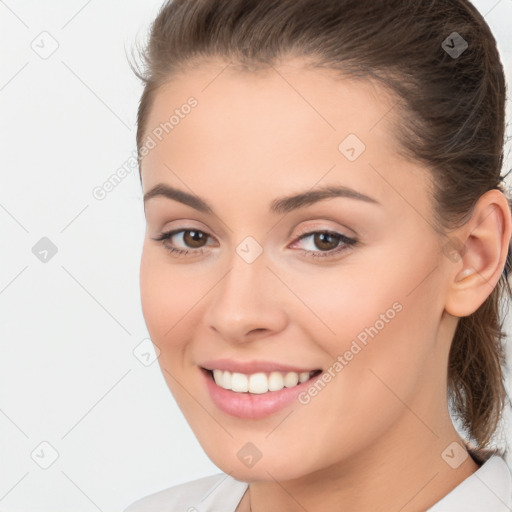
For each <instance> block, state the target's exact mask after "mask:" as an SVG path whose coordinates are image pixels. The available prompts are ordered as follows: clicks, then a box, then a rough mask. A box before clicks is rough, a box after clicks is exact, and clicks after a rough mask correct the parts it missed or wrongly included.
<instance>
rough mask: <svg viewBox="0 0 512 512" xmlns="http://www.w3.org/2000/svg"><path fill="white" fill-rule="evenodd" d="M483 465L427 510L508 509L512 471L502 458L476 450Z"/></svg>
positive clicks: (470, 511)
mask: <svg viewBox="0 0 512 512" xmlns="http://www.w3.org/2000/svg"><path fill="white" fill-rule="evenodd" d="M479 455H481V460H482V461H483V460H485V459H486V460H485V461H484V462H483V464H482V465H481V466H480V467H479V468H478V469H477V470H476V471H475V472H474V473H473V474H471V475H470V476H469V477H468V478H466V479H465V480H463V481H462V482H461V483H460V484H459V485H458V486H457V487H455V488H454V489H452V491H451V492H449V493H448V494H447V495H446V496H445V497H444V498H442V499H441V500H440V501H438V502H437V503H436V504H435V505H434V506H433V507H431V508H429V509H428V511H427V512H458V511H461V512H481V511H482V510H485V511H486V512H510V511H511V510H512V472H511V470H510V468H509V467H508V465H507V463H506V461H505V459H503V458H502V457H501V456H499V455H496V454H492V455H490V456H489V452H486V453H484V452H480V453H479Z"/></svg>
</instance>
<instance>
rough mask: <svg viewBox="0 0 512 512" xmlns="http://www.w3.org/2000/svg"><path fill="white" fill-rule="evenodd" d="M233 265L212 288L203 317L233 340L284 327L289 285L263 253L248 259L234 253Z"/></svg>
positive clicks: (246, 338)
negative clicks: (282, 279) (287, 287)
mask: <svg viewBox="0 0 512 512" xmlns="http://www.w3.org/2000/svg"><path fill="white" fill-rule="evenodd" d="M230 263H231V267H230V269H229V271H228V272H227V273H225V274H224V277H222V278H221V280H220V282H218V284H217V285H216V286H215V287H214V289H213V290H212V291H211V292H210V294H209V295H210V302H209V304H208V307H207V309H206V311H205V316H204V321H205V322H206V325H207V327H208V328H209V329H211V330H213V331H215V332H216V333H217V334H218V335H220V336H221V337H222V338H224V339H226V340H229V341H232V342H247V341H251V340H255V339H259V338H262V337H267V336H270V335H272V334H275V333H277V332H280V331H281V330H283V329H284V328H285V326H286V324H287V311H286V307H285V304H286V297H285V293H286V289H285V287H284V286H283V284H282V283H281V282H280V281H279V279H278V278H277V277H276V276H275V275H274V273H273V272H272V271H271V270H270V269H269V268H267V261H266V259H265V257H264V254H262V255H260V256H259V257H258V258H257V259H256V260H255V261H253V262H252V263H247V262H246V261H244V259H242V258H241V257H239V256H238V254H236V253H235V254H234V256H233V258H232V259H231V260H230Z"/></svg>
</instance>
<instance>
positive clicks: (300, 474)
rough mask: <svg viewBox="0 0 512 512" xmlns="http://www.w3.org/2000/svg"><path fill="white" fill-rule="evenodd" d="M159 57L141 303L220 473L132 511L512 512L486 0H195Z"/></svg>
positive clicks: (505, 231) (149, 110) (149, 116)
mask: <svg viewBox="0 0 512 512" xmlns="http://www.w3.org/2000/svg"><path fill="white" fill-rule="evenodd" d="M144 57H145V59H146V61H145V63H146V69H145V72H144V73H143V74H142V73H139V72H138V71H137V70H136V73H137V74H138V75H139V76H140V78H142V79H143V80H144V83H145V88H144V92H143V95H142V98H141V102H140V106H139V114H138V132H137V147H138V151H139V157H140V171H141V183H142V188H143V191H144V203H145V215H146V221H147V232H146V237H145V240H144V247H143V254H142V261H141V274H140V283H141V297H142V307H143V312H144V317H145V321H146V324H147V327H148V331H149V333H150V335H151V338H152V340H153V342H154V343H155V345H156V346H157V347H158V348H159V350H160V356H159V362H160V366H161V369H162V372H163V375H164V377H165V379H166V381H167V383H168V385H169V388H170V390H171V392H172V393H173V395H174V397H175V398H176V400H177V403H178V404H179V406H180V408H181V410H182V411H183V413H184V415H185V417H186V419H187V421H188V422H189V424H190V426H191V428H192V429H193V431H194V433H195V435H196V436H197V438H198V440H199V442H200V443H201V445H202V447H203V448H204V450H205V452H206V453H207V454H208V456H209V457H210V458H211V460H212V461H213V462H214V463H215V464H216V465H217V466H218V467H219V468H220V470H221V471H222V472H221V473H220V474H218V475H214V476H211V477H206V478H203V479H199V480H196V481H194V482H190V483H186V484H183V485H180V486H175V487H173V488H171V489H168V490H166V491H163V492H161V493H157V494H156V495H153V496H150V497H147V498H144V499H142V500H140V501H139V502H137V503H136V504H134V505H132V506H131V507H129V508H128V509H127V510H128V511H129V512H136V511H142V510H144V511H151V510H155V511H156V510H188V511H196V510H197V511H220V512H233V511H236V512H248V511H252V512H268V511H290V512H291V511H304V510H307V511H308V512H316V511H327V510H328V511H331V510H333V511H334V510H343V511H344V512H353V511H370V510H371V511H390V510H397V511H398V510H400V511H401V512H412V511H420V510H421V511H424V510H429V511H434V512H442V511H450V512H456V511H465V512H467V511H470V510H475V511H476V510H479V511H480V510H482V511H483V510H485V511H486V512H489V511H505V510H512V477H511V473H510V470H509V468H508V467H507V465H506V463H505V461H504V459H503V456H504V454H505V452H504V451H503V450H502V451H500V450H498V449H491V448H490V442H491V439H492V436H493V434H494V433H495V432H496V430H497V428H498V424H499V420H500V417H501V414H502V410H503V407H504V402H505V398H506V392H505V388H504V385H503V379H504V372H503V367H504V364H505V361H504V350H503V346H502V338H503V332H502V330H501V318H500V307H501V304H502V302H501V300H502V299H504V298H506V296H508V295H509V294H510V288H507V281H506V278H507V272H508V270H509V269H510V239H511V231H512V221H511V212H510V204H509V201H508V200H507V198H506V195H505V189H504V187H503V183H502V182H503V177H502V176H501V174H500V173H501V170H502V159H503V143H504V124H505V122H504V116H505V113H504V103H505V82H504V74H503V69H502V65H501V62H500V58H499V55H498V52H497V49H496V43H495V40H494V38H493V36H492V34H491V32H490V30H489V27H488V26H487V24H486V23H485V21H484V20H483V18H482V16H481V15H480V14H479V13H478V11H477V10H476V9H475V8H474V7H473V6H472V5H471V4H470V3H469V2H468V1H465V0H456V1H454V0H441V1H431V0H414V1H413V0H386V1H384V0H373V1H372V2H362V1H361V0H258V1H249V0H229V1H227V2H220V1H218V0H175V1H173V2H167V3H166V4H165V5H164V6H163V7H162V9H161V11H160V13H159V15H158V17H157V18H156V20H155V22H154V24H153V25H152V29H151V34H150V39H149V44H148V47H147V49H146V51H145V53H144ZM506 307H509V306H508V305H507V306H506ZM452 417H453V420H455V421H456V423H457V426H458V429H457V428H456V426H455V424H454V422H453V421H452ZM459 431H460V434H459ZM461 435H463V437H461Z"/></svg>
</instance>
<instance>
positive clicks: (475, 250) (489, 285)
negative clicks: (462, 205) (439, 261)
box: [445, 189, 512, 317]
mask: <svg viewBox="0 0 512 512" xmlns="http://www.w3.org/2000/svg"><path fill="white" fill-rule="evenodd" d="M511 225H512V221H511V213H510V206H509V203H508V201H507V199H506V197H505V196H504V195H503V194H502V192H500V191H499V190H495V189H494V190H490V191H488V192H486V193H485V194H483V195H482V196H481V197H480V199H479V200H478V201H477V203H476V205H475V207H474V209H473V214H472V216H471V218H470V219H469V220H468V221H467V222H466V223H465V224H464V226H462V227H461V228H459V229H457V231H456V232H455V233H452V237H451V239H450V240H451V241H452V242H451V244H452V246H453V245H454V244H453V240H457V244H455V245H458V246H459V248H460V249H461V250H459V251H458V253H459V255H460V257H459V258H458V259H457V260H454V259H453V258H446V260H445V264H446V265H448V275H449V276H450V277H449V279H450V282H449V288H448V293H447V297H446V304H445V310H446V311H447V313H449V314H451V315H453V316H456V317H464V316H468V315H470V314H472V313H474V312H475V311H476V310H477V309H478V308H479V307H480V306H481V305H482V304H483V303H484V301H485V300H486V299H487V297H489V295H490V294H491V293H492V291H493V290H494V288H495V287H496V284H497V283H498V281H499V279H500V277H501V275H502V273H503V269H504V267H505V262H506V258H507V253H508V247H509V245H510V237H511V231H512V227H511ZM454 263H455V264H454ZM450 266H451V267H452V268H450Z"/></svg>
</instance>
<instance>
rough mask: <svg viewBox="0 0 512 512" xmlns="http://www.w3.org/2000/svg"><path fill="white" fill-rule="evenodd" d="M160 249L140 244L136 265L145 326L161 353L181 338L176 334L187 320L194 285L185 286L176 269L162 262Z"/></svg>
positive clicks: (192, 302) (192, 299) (162, 257)
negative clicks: (138, 265) (138, 261)
mask: <svg viewBox="0 0 512 512" xmlns="http://www.w3.org/2000/svg"><path fill="white" fill-rule="evenodd" d="M160 253H161V251H158V250H155V249H152V248H148V247H146V246H145V247H144V249H143V252H142V257H141V265H140V293H141V306H142V312H143V315H144V320H145V321H146V326H147V328H148V331H149V333H150V335H151V339H152V340H153V342H154V343H155V344H156V345H157V346H158V347H159V348H160V350H161V353H162V355H164V354H165V352H166V351H167V350H169V348H171V347H172V346H173V345H175V344H176V340H179V339H181V338H180V337H179V336H177V334H178V333H179V331H180V330H182V329H183V326H182V325H185V324H186V322H187V310H189V309H190V305H191V304H194V303H195V302H197V299H196V300H194V297H193V295H194V287H193V286H190V282H188V284H189V286H186V283H185V282H184V278H183V276H181V275H180V272H179V270H177V269H176V268H174V269H173V267H172V266H171V265H169V264H166V261H165V255H163V256H162V254H160Z"/></svg>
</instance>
